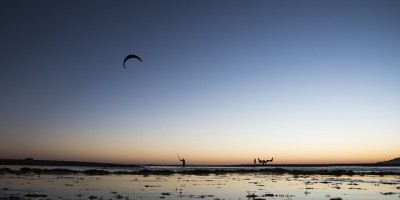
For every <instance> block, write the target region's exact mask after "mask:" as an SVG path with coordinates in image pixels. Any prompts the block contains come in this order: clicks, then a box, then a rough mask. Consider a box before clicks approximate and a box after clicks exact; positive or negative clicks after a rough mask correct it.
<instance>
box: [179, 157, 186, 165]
mask: <svg viewBox="0 0 400 200" xmlns="http://www.w3.org/2000/svg"><path fill="white" fill-rule="evenodd" d="M179 160H180V161H181V162H182V167H184V166H185V165H186V161H185V159H184V158H182V159H179Z"/></svg>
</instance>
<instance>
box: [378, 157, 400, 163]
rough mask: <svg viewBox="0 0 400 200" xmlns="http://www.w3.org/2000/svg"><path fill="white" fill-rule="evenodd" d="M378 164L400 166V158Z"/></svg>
mask: <svg viewBox="0 0 400 200" xmlns="http://www.w3.org/2000/svg"><path fill="white" fill-rule="evenodd" d="M378 164H400V157H399V158H395V159H392V160H388V161H382V162H378Z"/></svg>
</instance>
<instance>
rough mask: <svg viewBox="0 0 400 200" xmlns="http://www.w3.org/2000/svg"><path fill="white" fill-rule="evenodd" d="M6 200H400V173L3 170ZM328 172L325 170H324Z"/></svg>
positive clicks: (1, 188) (0, 187)
mask: <svg viewBox="0 0 400 200" xmlns="http://www.w3.org/2000/svg"><path fill="white" fill-rule="evenodd" d="M0 172H1V173H0V180H1V181H0V198H1V199H214V200H216V199H288V200H289V199H328V200H331V199H332V200H338V199H399V198H400V175H399V174H395V175H372V174H371V173H354V174H353V175H338V174H335V173H333V172H332V173H331V174H323V173H318V172H314V173H309V172H307V171H303V173H301V172H302V171H282V169H275V172H273V171H269V172H265V171H262V170H261V171H238V170H236V171H234V170H221V169H220V170H217V171H215V170H214V171H213V170H209V171H207V173H206V171H204V170H203V171H202V172H204V173H198V172H199V171H197V172H196V171H195V170H192V171H190V170H187V171H168V170H165V169H162V170H148V169H142V170H141V171H114V172H111V171H106V170H99V169H92V170H85V171H77V170H71V169H64V170H61V169H60V168H57V169H44V168H43V167H42V168H40V167H38V168H21V169H19V170H12V169H8V168H2V169H1V171H0ZM321 172H322V171H321Z"/></svg>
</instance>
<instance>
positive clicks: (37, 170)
mask: <svg viewBox="0 0 400 200" xmlns="http://www.w3.org/2000/svg"><path fill="white" fill-rule="evenodd" d="M2 174H15V175H25V174H35V175H41V174H48V175H71V174H84V175H144V176H147V175H174V174H181V175H182V174H183V175H211V174H215V175H224V174H271V175H284V174H291V175H330V176H344V175H345V176H353V175H378V176H385V175H399V176H400V173H399V172H373V171H371V172H354V171H352V170H315V171H306V170H289V169H283V168H261V169H260V168H259V169H257V168H255V169H216V170H208V169H195V170H188V171H173V170H166V169H162V170H149V169H142V170H139V171H108V170H98V169H89V170H72V169H63V168H56V169H41V168H28V167H23V168H21V169H19V170H13V169H9V168H0V175H2Z"/></svg>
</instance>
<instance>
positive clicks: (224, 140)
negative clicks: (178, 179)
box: [0, 0, 400, 165]
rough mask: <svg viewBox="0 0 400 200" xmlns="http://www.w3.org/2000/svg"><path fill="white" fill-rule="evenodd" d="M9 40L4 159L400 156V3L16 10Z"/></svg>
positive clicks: (8, 16) (241, 160) (5, 4)
mask: <svg viewBox="0 0 400 200" xmlns="http://www.w3.org/2000/svg"><path fill="white" fill-rule="evenodd" d="M0 27H1V32H0V52H1V59H0V66H1V69H0V91H1V93H0V158H21V159H23V158H25V157H33V158H35V159H56V160H78V161H97V162H115V163H135V164H180V162H179V160H178V159H177V154H179V155H180V156H181V157H184V158H185V159H186V161H187V164H189V165H190V164H245V163H252V162H253V159H254V158H257V157H259V158H262V159H267V158H268V159H270V158H271V157H274V163H276V164H278V163H279V164H285V163H354V162H377V161H383V160H388V159H392V158H396V157H400V145H399V141H400V1H395V0H394V1H385V0H383V1H376V0H373V1H367V0H360V1H348V0H346V1H345V0H343V1H340V0H339V1H319V0H318V1H297V0H296V1H225V0H218V1H211V0H206V1H195V0H193V1H161V0H156V1H152V0H150V1H125V0H119V1H111V0H110V1H94V0H90V1H66V0H60V1H50V0H41V1H20V0H3V1H0ZM128 54H137V55H139V56H140V57H141V58H142V59H143V63H141V62H138V61H137V60H129V61H128V62H127V63H126V64H127V69H124V68H123V66H122V61H123V59H124V57H125V56H127V55H128Z"/></svg>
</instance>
